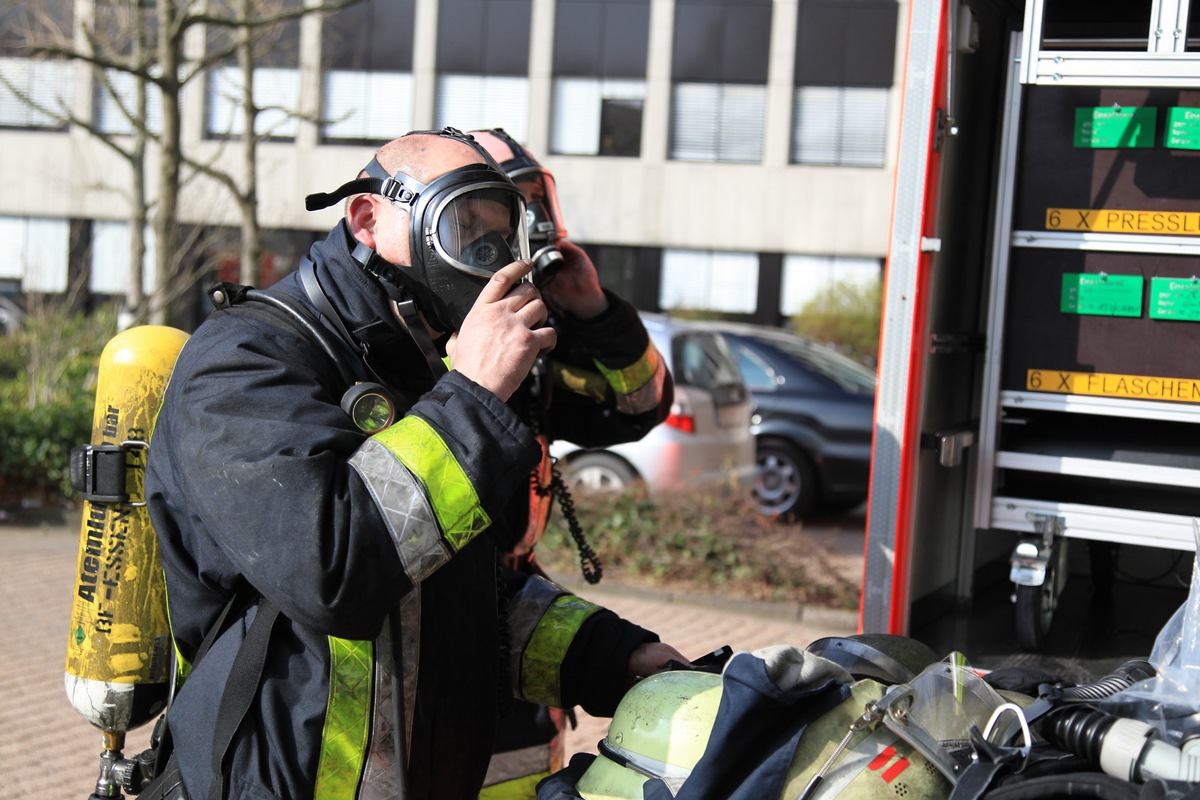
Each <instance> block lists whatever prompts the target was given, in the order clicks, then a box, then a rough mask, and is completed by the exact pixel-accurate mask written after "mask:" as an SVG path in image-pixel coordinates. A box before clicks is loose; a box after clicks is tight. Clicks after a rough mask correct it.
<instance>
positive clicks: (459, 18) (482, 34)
mask: <svg viewBox="0 0 1200 800" xmlns="http://www.w3.org/2000/svg"><path fill="white" fill-rule="evenodd" d="M531 13H532V9H531V2H530V0H442V2H441V4H440V6H439V8H438V52H437V69H438V72H442V73H457V74H466V75H526V74H528V72H529V24H530V14H531Z"/></svg>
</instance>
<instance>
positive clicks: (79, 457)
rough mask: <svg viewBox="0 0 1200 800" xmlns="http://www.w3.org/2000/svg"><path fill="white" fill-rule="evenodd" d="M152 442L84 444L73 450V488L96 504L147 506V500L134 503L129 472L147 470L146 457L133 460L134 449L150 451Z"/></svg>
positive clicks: (133, 440)
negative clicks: (131, 458)
mask: <svg viewBox="0 0 1200 800" xmlns="http://www.w3.org/2000/svg"><path fill="white" fill-rule="evenodd" d="M149 447H150V445H149V443H147V442H143V441H141V440H139V439H128V440H126V441H124V442H122V443H121V444H81V445H78V446H76V447H72V448H71V488H73V489H74V490H75V491H77V492H79V493H80V494H81V495H83V499H84V500H88V501H90V502H92V503H128V504H129V505H131V506H134V507H140V506H144V505H146V501H145V499H142V500H131V498H130V495H129V492H128V491H127V488H126V485H127V484H126V471H127V470H128V469H130V468H134V469H143V468H144V467H145V466H146V461H145V456H144V455H143V456H142V457H141V459H140V460H137V459H135V460H132V461H131V460H130V459H129V453H130V452H131V451H133V450H148V449H149Z"/></svg>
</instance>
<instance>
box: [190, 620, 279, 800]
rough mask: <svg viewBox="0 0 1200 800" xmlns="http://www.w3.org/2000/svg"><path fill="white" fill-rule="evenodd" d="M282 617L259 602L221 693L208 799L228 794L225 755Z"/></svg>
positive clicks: (256, 687)
mask: <svg viewBox="0 0 1200 800" xmlns="http://www.w3.org/2000/svg"><path fill="white" fill-rule="evenodd" d="M278 618H279V608H278V607H277V606H276V605H275V604H274V603H272V602H271V601H270V600H268V599H266V598H265V597H263V598H260V599H259V601H258V611H257V612H256V613H255V615H254V621H253V622H251V623H250V630H249V631H247V632H246V639H245V641H243V642H242V647H241V649H240V650H238V654H237V658H236V659H234V662H233V669H231V670H230V671H229V677H228V678H227V679H226V681H225V690H224V691H223V692H222V693H221V703H220V706H219V707H218V708H217V724H216V727H215V728H214V730H213V749H212V759H213V760H212V779H211V781H210V783H209V786H208V797H209V800H222V798H224V797H225V790H226V787H225V779H226V777H227V765H226V763H225V759H226V756H227V755H228V753H229V746H230V745H231V744H232V743H233V738H234V736H235V735H237V732H238V729H239V728H240V727H241V726H242V721H243V720H245V718H246V712H247V711H249V710H250V704H251V703H252V702H254V696H255V695H256V694H258V685H259V682H260V681H261V680H262V674H263V666H264V665H265V664H266V661H267V647H268V645H269V644H270V641H271V631H272V629H273V628H274V627H275V621H276V620H277V619H278Z"/></svg>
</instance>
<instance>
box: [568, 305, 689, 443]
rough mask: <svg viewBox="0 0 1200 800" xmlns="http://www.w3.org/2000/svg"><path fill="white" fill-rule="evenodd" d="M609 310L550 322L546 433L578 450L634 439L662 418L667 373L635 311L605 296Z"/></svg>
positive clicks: (669, 386)
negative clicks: (553, 333) (554, 335)
mask: <svg viewBox="0 0 1200 800" xmlns="http://www.w3.org/2000/svg"><path fill="white" fill-rule="evenodd" d="M605 294H606V295H607V296H608V301H609V308H608V310H607V311H605V312H604V313H603V314H601V315H600V316H599V317H597V318H595V319H589V320H583V319H578V318H575V317H570V316H567V317H565V318H562V319H558V318H556V320H555V325H556V327H557V328H558V330H559V342H558V346H557V347H556V348H555V350H554V353H553V357H552V360H551V369H552V370H553V377H554V402H553V404H552V405H551V407H550V410H549V412H548V415H547V419H548V426H549V433H550V435H551V437H552V438H555V439H567V440H569V441H572V442H574V443H576V444H578V445H581V446H583V447H589V446H596V445H608V444H617V443H619V442H628V441H635V440H637V439H640V438H642V436H644V435H645V434H646V432H647V431H649V430H650V429H651V428H653V427H654V426H655V425H657V424H658V423H660V422H662V421H663V420H664V419H666V418H667V414H668V412H669V411H670V409H671V401H672V400H673V383H672V380H671V373H670V371H669V369H668V368H667V362H666V359H665V358H664V356H663V354H661V353H659V352H658V350H657V349H656V348H655V347H654V343H653V342H651V341H650V336H649V334H647V333H646V328H645V326H644V325H642V321H641V320H640V319H639V318H638V315H637V311H636V310H635V309H634V307H633V306H632V305H630V304H629V303H628V302H626V301H625V300H622V299H621V298H619V297H617V296H616V295H615V294H612V293H611V292H608V291H606V292H605Z"/></svg>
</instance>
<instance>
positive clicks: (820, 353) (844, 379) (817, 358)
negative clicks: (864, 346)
mask: <svg viewBox="0 0 1200 800" xmlns="http://www.w3.org/2000/svg"><path fill="white" fill-rule="evenodd" d="M766 341H767V342H769V343H770V344H771V345H773V346H774V347H776V348H778V349H779V350H780V351H781V352H783V353H785V354H787V355H789V356H791V357H792V358H794V359H796V360H797V361H799V362H800V363H801V364H804V365H805V366H807V367H808V368H809V369H811V370H813V371H814V372H816V373H818V374H820V375H823V376H825V377H826V378H828V379H829V380H831V381H833V382H834V383H836V384H837V385H838V386H841V387H842V388H843V389H845V390H846V391H848V392H853V393H855V394H874V393H875V373H874V372H872V371H871V370H870V369H868V368H867V367H865V366H863V365H862V364H859V363H858V362H857V361H854V360H853V359H850V358H847V357H846V356H844V355H842V354H841V353H839V352H838V351H836V350H834V349H832V348H830V347H826V346H824V345H821V344H817V343H815V342H810V341H809V340H807V339H802V338H800V337H793V336H772V337H770V338H769V339H767V340H766Z"/></svg>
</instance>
